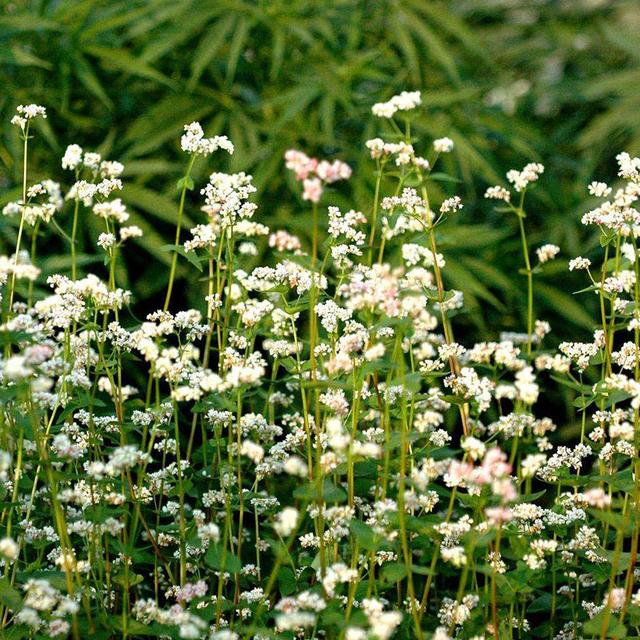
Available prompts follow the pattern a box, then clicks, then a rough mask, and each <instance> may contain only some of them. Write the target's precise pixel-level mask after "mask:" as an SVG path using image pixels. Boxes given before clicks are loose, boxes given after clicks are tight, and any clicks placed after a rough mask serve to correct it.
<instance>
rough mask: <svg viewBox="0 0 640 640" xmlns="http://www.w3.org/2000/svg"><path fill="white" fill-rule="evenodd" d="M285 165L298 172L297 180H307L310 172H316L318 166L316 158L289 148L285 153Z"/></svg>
mask: <svg viewBox="0 0 640 640" xmlns="http://www.w3.org/2000/svg"><path fill="white" fill-rule="evenodd" d="M284 159H285V166H286V167H287V169H290V170H291V171H293V172H294V173H295V174H296V180H305V179H306V178H307V177H308V176H309V174H310V173H314V172H315V170H316V167H317V166H318V161H317V160H316V159H315V158H310V157H309V156H307V154H306V153H302V151H297V150H296V149H289V150H288V151H287V152H286V153H285V154H284Z"/></svg>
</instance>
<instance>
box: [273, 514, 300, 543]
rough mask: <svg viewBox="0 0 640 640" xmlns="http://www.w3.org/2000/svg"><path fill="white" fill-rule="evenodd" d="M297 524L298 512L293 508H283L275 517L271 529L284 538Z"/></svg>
mask: <svg viewBox="0 0 640 640" xmlns="http://www.w3.org/2000/svg"><path fill="white" fill-rule="evenodd" d="M297 523H298V510H297V509H295V508H294V507H285V508H284V509H283V510H282V511H281V512H280V513H278V515H277V516H276V521H275V522H274V524H273V528H274V530H275V532H276V533H277V534H278V535H279V536H281V537H283V538H286V537H287V536H289V535H291V534H292V533H293V531H294V530H295V528H296V525H297Z"/></svg>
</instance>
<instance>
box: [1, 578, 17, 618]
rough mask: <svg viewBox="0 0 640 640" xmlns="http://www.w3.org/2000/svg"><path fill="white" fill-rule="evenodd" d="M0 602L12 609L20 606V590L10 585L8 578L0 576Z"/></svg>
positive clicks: (14, 609)
mask: <svg viewBox="0 0 640 640" xmlns="http://www.w3.org/2000/svg"><path fill="white" fill-rule="evenodd" d="M0 602H2V604H3V605H5V606H6V607H9V609H11V610H13V611H17V610H18V609H20V608H21V606H22V598H21V597H20V592H19V591H18V590H17V589H15V588H14V587H13V586H12V584H11V582H10V581H9V580H8V578H0Z"/></svg>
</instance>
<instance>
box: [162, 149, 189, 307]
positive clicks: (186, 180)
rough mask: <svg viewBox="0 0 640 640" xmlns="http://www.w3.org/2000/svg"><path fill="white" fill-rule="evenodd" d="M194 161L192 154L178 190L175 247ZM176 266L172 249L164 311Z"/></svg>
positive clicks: (176, 252)
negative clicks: (178, 201)
mask: <svg viewBox="0 0 640 640" xmlns="http://www.w3.org/2000/svg"><path fill="white" fill-rule="evenodd" d="M195 160H196V154H195V153H194V154H192V155H191V158H190V159H189V164H188V165H187V170H186V172H185V174H184V177H183V178H182V185H181V190H180V204H179V205H178V221H177V223H176V236H175V241H174V244H175V245H176V247H178V246H179V245H180V232H181V231H182V217H183V215H184V204H185V200H186V197H187V190H188V188H189V181H190V179H191V170H192V169H193V163H194V162H195ZM177 265H178V251H177V249H176V248H174V251H173V255H172V257H171V268H170V270H169V282H168V284H167V295H166V296H165V299H164V307H163V309H164V311H168V310H169V304H170V302H171V293H172V292H173V282H174V280H175V277H176V267H177Z"/></svg>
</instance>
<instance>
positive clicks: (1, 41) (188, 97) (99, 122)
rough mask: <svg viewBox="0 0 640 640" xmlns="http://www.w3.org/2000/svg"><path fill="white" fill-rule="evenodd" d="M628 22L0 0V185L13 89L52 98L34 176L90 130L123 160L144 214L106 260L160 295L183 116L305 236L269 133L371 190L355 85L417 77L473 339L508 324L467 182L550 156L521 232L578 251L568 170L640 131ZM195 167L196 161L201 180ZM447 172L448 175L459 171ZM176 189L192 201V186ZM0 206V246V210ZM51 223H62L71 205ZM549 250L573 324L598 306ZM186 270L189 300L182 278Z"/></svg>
mask: <svg viewBox="0 0 640 640" xmlns="http://www.w3.org/2000/svg"><path fill="white" fill-rule="evenodd" d="M639 34H640V5H638V3H637V2H635V1H634V0H629V1H628V2H626V1H618V2H606V1H601V0H452V1H449V2H438V1H431V0H322V1H318V0H254V1H247V2H242V1H241V0H57V1H56V0H49V1H47V0H23V1H20V0H18V1H15V2H6V1H5V2H4V3H3V4H2V9H1V10H0V65H1V76H0V86H1V87H2V92H0V120H1V122H2V125H0V126H2V130H1V131H0V187H1V188H2V191H1V196H0V197H1V200H2V202H5V201H8V200H10V199H15V198H16V197H17V195H18V194H17V189H16V185H17V184H18V182H19V172H20V167H19V166H16V164H15V158H18V157H20V154H19V153H18V152H17V149H16V145H18V144H19V140H18V136H17V135H16V133H15V127H11V126H10V125H9V120H10V117H11V115H12V114H13V112H14V110H15V107H16V105H17V104H19V103H29V102H36V103H39V104H43V105H45V106H46V107H47V109H48V113H49V118H48V119H47V120H46V121H44V124H43V125H41V126H40V132H39V133H40V134H41V135H40V136H39V140H38V144H37V145H34V147H33V148H34V153H35V154H36V157H35V161H36V163H37V169H36V172H35V174H33V175H32V178H33V179H34V180H35V179H39V178H44V177H51V178H54V179H58V180H59V179H60V178H61V170H60V167H59V161H58V160H57V159H58V158H59V157H60V156H61V155H62V153H63V151H64V148H65V147H66V145H67V144H69V143H72V142H79V141H85V143H86V141H89V142H90V143H91V144H92V145H93V146H94V148H95V150H98V151H100V152H101V153H102V154H103V155H104V156H107V157H109V158H111V159H118V160H121V161H122V162H124V163H125V164H126V167H127V169H126V174H125V177H126V179H127V182H128V185H127V187H126V189H125V191H124V198H125V200H126V202H127V204H128V205H129V207H130V209H131V210H132V212H133V215H132V223H135V224H138V225H140V226H141V227H143V228H144V229H145V236H144V238H141V239H140V240H139V247H140V251H139V252H137V254H136V255H134V256H133V257H132V258H129V263H128V265H127V268H126V269H123V270H122V271H121V272H120V273H119V274H118V277H119V279H120V283H121V284H122V285H124V286H127V287H129V288H131V289H133V291H134V293H135V296H136V299H137V300H138V302H139V304H142V305H143V307H144V305H147V306H150V307H154V308H155V306H156V304H157V302H158V300H159V297H160V295H161V292H162V291H163V288H164V286H165V284H166V283H165V281H164V280H163V278H165V277H166V276H165V275H164V274H163V275H162V276H160V275H159V274H158V273H156V271H155V270H154V269H153V268H147V264H148V263H149V261H148V255H147V254H154V255H157V256H159V257H161V259H163V260H165V262H168V260H169V258H170V254H168V253H165V252H163V251H162V250H161V247H162V246H163V245H165V244H166V243H167V242H169V241H170V237H171V234H172V232H173V228H174V227H173V224H174V220H175V211H176V203H175V200H176V198H175V196H176V189H175V184H176V179H177V178H178V177H179V176H180V175H181V174H182V172H183V165H184V162H185V158H184V156H183V154H182V153H181V152H180V150H179V136H180V132H181V128H182V125H183V124H184V123H186V122H190V121H192V120H194V119H199V120H201V121H202V122H203V124H204V125H206V131H207V133H209V134H214V133H225V134H227V135H229V136H230V137H231V139H232V140H233V142H234V143H235V145H236V149H237V151H236V154H235V155H234V156H233V157H232V158H231V159H230V160H228V161H227V160H216V162H226V163H228V164H227V166H221V165H219V166H218V168H219V169H225V170H226V169H230V170H246V171H248V172H251V173H253V175H254V176H255V178H256V184H257V186H258V187H259V190H260V193H259V196H258V200H259V202H260V205H261V209H260V217H259V219H260V220H261V221H263V222H265V223H267V224H269V225H270V226H272V227H278V226H284V227H286V228H288V229H289V230H290V231H293V232H296V233H298V234H299V235H301V236H303V237H304V236H305V235H306V232H307V229H308V228H309V225H308V224H307V222H308V215H309V214H308V209H307V208H306V207H304V205H303V204H302V203H301V202H299V201H296V197H297V196H295V195H293V192H292V191H291V190H290V189H289V186H290V185H288V184H287V180H288V179H289V178H288V176H286V175H285V172H284V170H283V161H282V155H283V153H284V151H285V150H286V149H287V148H289V147H299V148H301V149H303V150H304V151H306V152H308V153H310V154H315V155H318V156H321V157H340V158H342V159H344V160H346V161H348V162H349V163H350V164H352V165H353V166H354V169H355V172H354V177H353V179H352V180H351V181H350V183H349V184H348V185H346V186H344V187H343V186H342V185H341V186H340V192H338V193H336V192H334V193H331V194H330V195H329V196H328V197H325V200H323V203H324V204H327V203H328V201H333V202H336V203H338V204H344V205H350V206H353V203H354V202H355V204H356V205H357V206H358V207H360V208H362V209H363V210H364V211H365V212H366V211H367V208H368V206H369V202H370V200H371V194H372V184H371V180H372V179H373V178H372V175H371V174H372V171H370V170H369V169H370V168H369V167H368V166H366V165H367V164H368V161H367V159H366V155H365V153H364V152H363V142H364V140H366V139H367V138H368V137H371V136H372V135H373V122H372V119H371V116H370V111H369V109H370V105H371V104H372V103H373V102H375V101H378V100H384V99H387V98H388V97H390V96H391V95H393V94H394V93H397V92H398V91H400V90H402V89H421V90H422V91H423V100H424V108H423V109H422V115H421V118H420V121H419V126H418V129H417V130H416V131H415V134H416V146H417V147H418V148H420V140H421V138H423V137H424V138H426V139H431V138H432V137H433V136H443V135H447V136H450V137H451V138H453V139H454V141H455V143H456V148H455V152H454V153H453V154H451V156H450V157H448V158H447V159H446V161H445V162H447V163H449V166H447V167H446V168H447V171H448V172H449V173H450V174H451V175H459V176H461V177H463V178H464V179H465V181H468V183H469V184H471V185H473V189H471V190H469V191H468V192H465V193H460V195H461V196H462V197H463V198H464V200H465V209H464V211H463V212H462V213H461V215H460V216H459V218H458V221H457V225H452V226H448V227H447V231H446V235H444V236H443V238H442V239H441V246H442V248H443V249H444V251H445V254H446V257H447V259H448V262H449V266H448V268H447V270H446V275H447V277H448V278H449V280H450V281H449V283H448V284H449V285H450V286H454V287H457V288H461V289H463V290H464V292H465V295H466V300H467V303H468V305H467V309H468V311H467V315H466V316H465V318H464V319H459V321H460V322H464V323H466V325H467V327H468V331H469V333H470V334H472V335H470V336H467V337H468V338H469V339H471V338H472V337H473V334H474V333H475V332H476V330H480V329H482V330H483V331H485V330H487V329H488V331H489V334H490V335H491V333H494V334H497V332H498V331H499V330H500V329H503V328H521V327H522V317H523V310H522V309H521V308H520V307H518V306H517V305H516V303H515V300H516V298H517V296H516V292H517V290H518V289H519V288H521V287H522V285H523V278H522V276H521V275H519V274H518V269H519V267H520V260H521V256H520V254H519V246H518V244H517V243H518V240H517V236H516V234H515V233H514V228H513V225H515V220H513V219H512V218H511V217H503V214H499V213H495V212H493V211H492V208H491V207H490V206H488V205H486V204H485V203H484V202H483V201H482V198H481V196H482V193H483V191H484V189H485V188H486V186H487V185H489V184H495V183H497V182H501V181H502V178H503V176H504V173H505V171H506V170H507V169H509V168H512V167H516V168H520V167H521V166H522V165H524V164H525V163H526V162H528V161H532V160H535V161H540V162H543V163H544V164H545V165H546V167H547V172H546V174H545V176H544V177H543V179H542V180H541V183H540V185H539V186H538V187H537V188H536V190H535V192H534V195H533V196H532V197H531V199H530V201H529V202H530V208H531V214H530V216H529V220H528V225H529V227H530V228H531V229H532V240H533V242H534V246H537V245H539V244H542V243H544V242H554V243H557V244H560V245H561V246H562V247H563V249H564V250H565V251H566V255H567V257H568V256H569V255H571V254H573V255H575V254H577V253H581V254H583V255H589V251H590V249H591V248H594V247H595V246H596V245H597V238H595V237H591V236H590V235H588V234H587V232H585V231H584V230H582V229H581V228H580V225H579V224H578V223H579V218H580V215H581V213H582V212H584V211H586V210H587V209H588V208H589V202H588V196H587V194H586V192H585V191H584V188H583V185H584V184H586V183H588V182H589V180H590V179H591V178H596V177H597V178H600V179H611V178H613V175H612V174H613V172H614V167H613V164H612V159H613V157H614V156H615V154H616V153H617V152H618V151H620V150H623V149H626V150H628V151H629V152H632V153H636V154H637V153H638V151H639V147H640V127H639V126H638V120H639V118H640V116H639V115H638V114H640V92H639V91H638V86H640V66H639V65H638V61H639V59H640V46H639V45H640V36H639ZM38 123H39V124H40V121H38ZM363 165H365V166H363ZM210 171H211V166H207V167H205V166H204V164H202V165H199V166H196V169H195V175H196V183H198V181H200V183H202V182H203V181H205V179H206V175H207V174H208V172H210ZM442 185H443V186H442V188H443V189H445V190H446V191H447V192H451V193H453V192H455V190H456V186H457V185H456V184H455V183H451V182H443V183H442ZM0 204H1V203H0ZM191 204H192V207H191V209H190V211H189V217H190V218H191V219H192V220H194V219H197V218H198V216H199V211H198V202H197V201H196V200H194V201H193V202H192V203H191ZM2 222H3V224H2V226H1V227H0V243H2V245H4V246H1V247H0V250H1V251H2V252H5V251H6V250H7V246H9V247H10V246H12V245H13V238H14V236H15V228H14V227H12V226H11V225H10V224H8V223H5V222H6V221H5V220H3V221H2ZM59 223H60V225H61V227H63V228H66V227H68V226H69V224H70V220H69V215H68V213H67V215H65V214H64V213H63V214H62V215H61V216H60V217H59ZM82 232H83V236H84V238H83V242H84V257H83V260H84V262H85V264H88V263H90V262H92V261H97V260H100V258H97V257H96V252H94V250H93V246H94V243H95V238H96V236H97V234H98V229H97V227H96V223H95V222H94V220H93V219H92V218H91V217H89V216H87V217H86V218H85V219H84V220H83V230H82ZM66 253H67V251H66V248H65V247H64V240H63V238H62V236H61V237H60V238H59V239H55V238H54V239H52V240H51V242H50V245H49V249H48V259H47V261H46V262H45V264H44V267H45V272H47V271H56V270H59V269H60V268H61V267H64V264H65V263H64V260H65V258H63V257H61V256H62V255H64V254H66ZM129 255H131V252H129ZM257 259H259V258H257ZM184 266H185V267H186V266H187V265H186V263H185V265H184ZM97 268H100V267H99V266H98V267H97ZM554 268H555V269H556V271H555V272H553V271H551V277H550V278H549V277H548V278H547V280H546V281H544V282H543V283H542V284H541V285H538V286H537V292H538V300H537V305H538V309H537V315H538V316H539V317H543V318H545V319H549V320H551V321H552V324H553V325H554V330H555V332H556V334H559V335H560V336H563V335H564V334H565V333H566V334H567V335H571V334H574V335H575V333H576V327H580V328H581V329H583V330H585V331H586V330H587V329H589V328H590V327H591V317H592V316H590V314H589V313H588V312H587V311H585V310H584V309H583V306H584V302H585V301H584V300H578V301H577V300H576V298H575V296H573V295H572V294H571V291H573V290H575V289H578V288H580V286H579V285H578V284H577V283H576V284H575V286H574V283H573V282H572V280H571V279H570V278H569V276H568V274H567V272H566V260H559V261H557V263H556V265H555V267H554ZM185 273H186V269H185ZM192 289H194V294H196V293H197V294H199V291H197V292H196V291H195V289H196V287H192ZM181 292H182V295H184V296H185V297H186V298H187V300H186V301H185V303H187V304H188V302H189V300H188V299H189V297H190V287H183V288H181ZM194 298H195V295H194ZM465 341H466V340H465Z"/></svg>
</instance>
